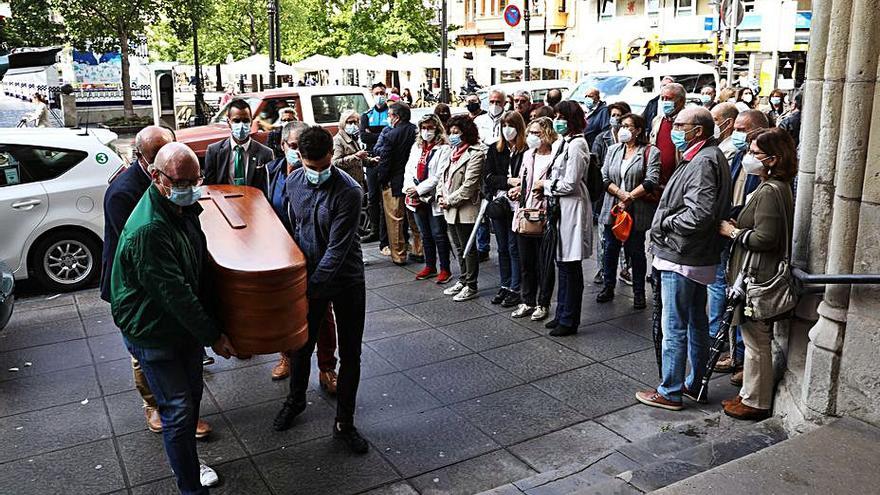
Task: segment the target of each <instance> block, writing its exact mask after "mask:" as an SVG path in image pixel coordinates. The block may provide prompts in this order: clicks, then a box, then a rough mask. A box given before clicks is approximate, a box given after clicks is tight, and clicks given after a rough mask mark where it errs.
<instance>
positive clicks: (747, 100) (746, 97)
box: [742, 93, 754, 103]
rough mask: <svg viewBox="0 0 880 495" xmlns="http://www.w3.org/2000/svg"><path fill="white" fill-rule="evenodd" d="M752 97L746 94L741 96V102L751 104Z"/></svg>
mask: <svg viewBox="0 0 880 495" xmlns="http://www.w3.org/2000/svg"><path fill="white" fill-rule="evenodd" d="M753 98H754V96H752V94H751V93H746V94H744V95H743V97H742V100H743V101H744V102H746V103H751V102H752V99H753Z"/></svg>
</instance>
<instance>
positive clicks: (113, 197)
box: [101, 160, 151, 302]
mask: <svg viewBox="0 0 880 495" xmlns="http://www.w3.org/2000/svg"><path fill="white" fill-rule="evenodd" d="M150 183H151V181H150V178H149V177H148V176H147V174H146V173H144V170H143V169H142V168H141V165H140V164H139V163H138V162H137V160H135V161H134V162H132V163H131V165H129V166H128V169H127V170H126V171H125V172H122V173H121V174H119V176H118V177H117V178H116V179H115V180H114V181H113V182H111V183H110V186H108V187H107V191H106V192H105V193H104V251H103V252H102V253H101V299H103V300H105V301H107V302H110V271H111V270H112V269H113V258H114V257H115V256H116V245H117V244H119V234H121V233H122V228H123V227H125V222H127V221H128V217H129V216H130V215H131V212H132V210H134V207H135V206H137V204H138V201H140V200H141V196H143V195H144V192H145V191H146V190H147V189H149V187H150Z"/></svg>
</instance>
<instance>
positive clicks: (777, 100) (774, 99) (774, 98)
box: [770, 96, 782, 106]
mask: <svg viewBox="0 0 880 495" xmlns="http://www.w3.org/2000/svg"><path fill="white" fill-rule="evenodd" d="M780 103H782V98H780V97H778V96H771V97H770V104H771V105H773V106H776V105H779V104H780Z"/></svg>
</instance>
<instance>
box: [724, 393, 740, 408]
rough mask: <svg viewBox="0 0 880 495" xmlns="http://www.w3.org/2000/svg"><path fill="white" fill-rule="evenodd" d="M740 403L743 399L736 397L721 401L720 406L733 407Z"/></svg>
mask: <svg viewBox="0 0 880 495" xmlns="http://www.w3.org/2000/svg"><path fill="white" fill-rule="evenodd" d="M742 401H743V398H742V397H740V396H739V395H737V396H736V397H734V398H732V399H725V400H723V401H721V406H722V407H728V406H733V405H736V404H740V403H742Z"/></svg>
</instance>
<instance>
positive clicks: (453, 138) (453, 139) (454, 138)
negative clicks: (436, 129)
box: [449, 134, 461, 148]
mask: <svg viewBox="0 0 880 495" xmlns="http://www.w3.org/2000/svg"><path fill="white" fill-rule="evenodd" d="M449 144H450V145H452V147H453V148H457V147H458V146H459V145H460V144H461V134H450V135H449Z"/></svg>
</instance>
